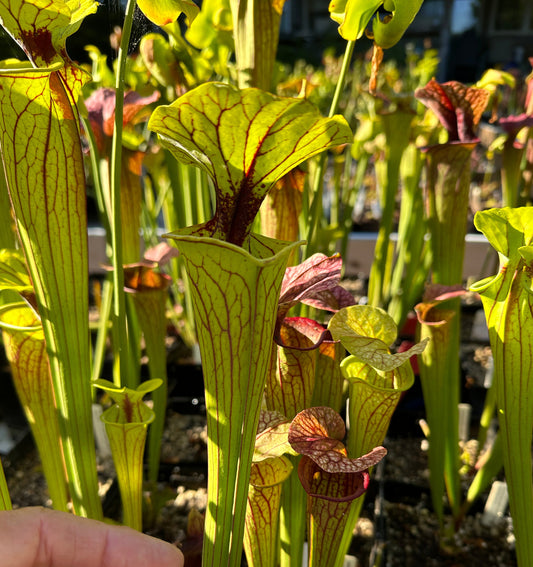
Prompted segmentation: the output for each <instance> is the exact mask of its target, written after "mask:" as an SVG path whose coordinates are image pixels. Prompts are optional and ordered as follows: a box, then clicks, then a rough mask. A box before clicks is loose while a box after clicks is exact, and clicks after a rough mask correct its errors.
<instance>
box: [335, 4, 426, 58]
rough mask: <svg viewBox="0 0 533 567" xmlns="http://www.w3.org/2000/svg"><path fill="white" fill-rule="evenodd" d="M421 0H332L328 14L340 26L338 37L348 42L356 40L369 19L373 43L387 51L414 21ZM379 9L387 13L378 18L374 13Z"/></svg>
mask: <svg viewBox="0 0 533 567" xmlns="http://www.w3.org/2000/svg"><path fill="white" fill-rule="evenodd" d="M423 1H424V0H331V1H330V3H329V12H330V16H331V19H332V20H334V21H335V22H337V23H338V24H340V27H339V33H340V35H341V36H342V37H343V38H344V39H346V40H348V41H355V40H357V39H359V38H360V37H361V36H362V35H363V33H364V31H365V29H366V28H367V26H368V24H369V23H370V20H372V17H373V16H374V15H375V17H374V21H373V22H372V33H373V36H374V41H375V43H376V44H377V45H379V47H381V48H383V49H388V48H389V47H392V46H393V45H395V44H396V43H398V41H399V40H400V39H401V37H402V36H403V34H404V33H405V31H406V30H407V28H408V27H409V25H410V24H411V22H412V21H413V20H414V18H415V16H416V14H417V13H418V10H420V6H422V2H423ZM380 6H383V7H384V8H385V10H387V11H389V12H390V14H388V15H386V16H384V17H381V16H380V15H379V14H378V13H377V11H378V8H380Z"/></svg>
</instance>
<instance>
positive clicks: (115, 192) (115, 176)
mask: <svg viewBox="0 0 533 567" xmlns="http://www.w3.org/2000/svg"><path fill="white" fill-rule="evenodd" d="M136 4H137V2H136V0H128V4H127V7H126V14H125V17H124V27H123V29H122V38H121V41H120V48H119V51H118V61H117V71H116V82H115V92H116V97H115V124H114V130H113V140H112V147H111V209H112V216H113V220H112V224H111V242H112V264H113V268H114V269H113V298H114V302H113V325H114V326H115V327H116V337H117V341H118V345H117V352H116V355H117V357H118V364H119V372H120V377H121V380H122V382H123V383H127V381H128V376H129V374H130V372H129V357H130V354H129V343H128V338H127V332H128V331H127V321H126V318H125V316H124V315H125V313H126V301H125V296H124V272H123V269H122V263H123V262H122V234H121V230H120V227H121V209H120V181H121V172H122V168H121V158H122V123H123V116H124V74H125V70H126V60H127V55H128V45H129V41H130V36H131V29H132V25H133V12H134V10H135V6H136Z"/></svg>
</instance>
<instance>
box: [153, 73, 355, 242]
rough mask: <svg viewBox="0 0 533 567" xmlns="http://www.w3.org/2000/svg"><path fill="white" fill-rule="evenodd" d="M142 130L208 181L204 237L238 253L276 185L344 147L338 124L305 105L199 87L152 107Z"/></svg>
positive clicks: (345, 132)
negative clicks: (210, 192)
mask: <svg viewBox="0 0 533 567" xmlns="http://www.w3.org/2000/svg"><path fill="white" fill-rule="evenodd" d="M148 127H149V128H150V129H151V130H153V131H155V132H157V133H158V134H159V137H160V140H161V143H162V144H163V145H164V146H165V147H167V148H168V149H169V150H170V151H171V152H172V153H173V155H174V156H175V157H176V158H177V159H178V160H180V161H182V162H184V163H189V164H193V165H197V166H199V167H200V168H202V169H204V170H205V171H206V172H207V174H208V175H209V176H210V177H211V178H212V179H213V182H214V185H215V193H216V212H215V216H214V218H213V219H212V220H211V221H209V222H208V223H207V224H206V227H205V228H206V231H207V233H208V234H210V236H213V237H214V238H218V239H220V240H226V241H228V242H231V243H234V244H237V245H241V244H243V242H244V241H245V240H246V238H247V236H248V234H249V231H250V227H251V224H252V222H253V220H254V219H255V216H256V214H257V212H258V210H259V207H260V205H261V202H262V201H263V199H264V197H265V196H266V194H267V193H268V192H269V191H270V189H271V188H272V186H273V185H274V184H275V183H276V181H278V180H279V179H280V178H281V177H283V175H285V174H286V173H288V172H289V171H290V170H291V169H293V168H294V167H296V166H297V165H299V164H300V163H301V162H303V161H304V160H306V159H308V158H310V157H312V156H314V155H316V154H318V153H320V152H322V151H324V150H326V149H328V148H330V147H332V146H335V145H339V144H342V143H348V142H349V141H350V140H351V131H350V128H349V126H348V124H347V123H346V121H345V120H344V118H342V117H340V116H336V117H333V118H323V117H321V116H320V114H319V113H318V110H317V109H316V108H315V107H314V106H313V105H312V104H311V103H309V102H307V101H304V100H296V99H290V98H280V97H276V96H274V95H272V94H270V93H267V92H264V91H260V90H258V89H244V90H238V89H236V88H234V87H232V86H230V85H226V84H222V83H207V84H203V85H201V86H199V87H197V88H195V89H193V90H191V91H189V92H188V93H186V94H185V95H183V96H181V97H180V98H179V99H178V100H176V101H175V102H174V103H173V104H171V105H170V106H159V107H158V108H157V109H156V110H155V111H154V113H153V114H152V117H151V119H150V122H149V123H148Z"/></svg>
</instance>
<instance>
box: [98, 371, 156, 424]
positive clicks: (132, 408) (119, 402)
mask: <svg viewBox="0 0 533 567" xmlns="http://www.w3.org/2000/svg"><path fill="white" fill-rule="evenodd" d="M92 384H93V386H95V387H97V388H100V389H101V390H104V391H106V392H107V393H108V394H109V395H110V397H111V398H112V399H113V400H114V401H115V404H114V405H113V406H111V407H110V408H108V409H107V410H106V411H105V412H104V413H103V414H102V419H103V421H105V422H106V423H107V422H111V423H151V422H152V421H153V419H154V417H155V414H154V412H153V411H152V410H151V409H150V408H149V407H148V406H147V405H146V404H145V403H144V402H143V401H142V399H143V397H144V396H146V394H148V393H149V392H153V391H154V390H157V388H159V387H160V386H161V384H163V380H160V379H159V378H154V379H152V380H147V381H146V382H142V383H141V384H140V385H139V387H138V388H137V389H136V390H132V389H131V388H126V387H123V388H119V387H118V386H116V385H115V384H113V382H109V381H108V380H103V379H98V380H93V382H92Z"/></svg>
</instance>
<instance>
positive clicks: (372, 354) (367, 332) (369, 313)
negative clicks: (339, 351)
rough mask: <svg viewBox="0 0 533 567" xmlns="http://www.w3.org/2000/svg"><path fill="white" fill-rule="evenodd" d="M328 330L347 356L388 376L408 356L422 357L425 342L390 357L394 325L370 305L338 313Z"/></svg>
mask: <svg viewBox="0 0 533 567" xmlns="http://www.w3.org/2000/svg"><path fill="white" fill-rule="evenodd" d="M328 329H329V330H330V332H331V335H332V337H333V338H334V339H335V340H339V341H340V342H341V343H342V344H343V346H344V347H345V348H346V350H347V351H348V352H350V353H351V354H353V355H355V356H356V357H357V358H358V359H360V360H361V361H364V362H366V363H368V364H370V365H372V366H373V367H375V368H376V369H379V370H383V371H386V372H390V371H391V370H394V369H395V368H398V367H399V366H401V365H402V364H404V363H405V362H406V361H407V360H409V358H411V356H413V355H415V354H419V353H421V352H422V351H423V350H424V348H425V347H426V343H427V341H422V342H420V343H418V344H416V345H414V346H413V347H411V348H410V349H409V350H406V351H404V352H399V353H395V354H391V352H390V350H389V345H390V344H392V343H393V342H394V341H395V340H396V335H397V327H396V323H395V322H394V320H393V319H392V317H391V316H390V315H388V314H387V312H386V311H384V310H383V309H380V308H377V307H371V306H369V305H354V306H351V307H346V308H344V309H341V310H340V311H339V312H337V313H336V314H335V315H334V316H333V317H332V318H331V320H330V322H329V324H328Z"/></svg>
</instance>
